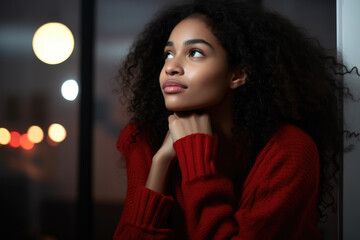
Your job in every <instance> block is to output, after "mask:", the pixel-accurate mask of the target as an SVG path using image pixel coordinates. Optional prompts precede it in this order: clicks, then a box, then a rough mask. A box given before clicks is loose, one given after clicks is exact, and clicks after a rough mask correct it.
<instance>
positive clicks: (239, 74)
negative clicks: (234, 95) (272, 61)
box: [230, 70, 248, 89]
mask: <svg viewBox="0 0 360 240" xmlns="http://www.w3.org/2000/svg"><path fill="white" fill-rule="evenodd" d="M247 77H248V75H247V73H246V72H245V71H243V70H238V71H235V73H234V75H233V78H232V79H231V82H230V88H231V89H236V88H238V87H241V86H242V85H244V84H245V83H246V79H247Z"/></svg>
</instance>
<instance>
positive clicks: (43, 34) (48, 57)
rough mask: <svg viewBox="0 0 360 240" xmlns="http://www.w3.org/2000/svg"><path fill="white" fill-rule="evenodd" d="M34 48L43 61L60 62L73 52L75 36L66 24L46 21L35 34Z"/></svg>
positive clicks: (49, 62) (48, 62)
mask: <svg viewBox="0 0 360 240" xmlns="http://www.w3.org/2000/svg"><path fill="white" fill-rule="evenodd" d="M33 50H34V53H35V55H36V56H37V57H38V58H39V59H40V60H41V61H43V62H45V63H47V64H59V63H61V62H63V61H65V60H66V59H67V58H68V57H70V55H71V53H72V52H73V50H74V37H73V35H72V33H71V31H70V29H69V28H67V27H66V26H65V25H64V24H62V23H56V22H51V23H46V24H44V25H42V26H41V27H40V28H39V29H38V30H36V32H35V34H34V37H33Z"/></svg>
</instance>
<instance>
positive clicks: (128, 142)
mask: <svg viewBox="0 0 360 240" xmlns="http://www.w3.org/2000/svg"><path fill="white" fill-rule="evenodd" d="M146 136H147V135H146V134H145V133H144V132H141V131H140V130H139V124H137V123H130V124H128V125H126V126H125V127H124V128H123V130H122V131H121V133H120V136H119V138H118V140H117V143H116V147H117V149H118V150H119V151H120V152H121V153H123V154H124V155H125V157H127V155H128V154H129V152H130V151H131V149H133V148H134V146H135V145H139V144H140V145H141V144H144V142H145V141H146Z"/></svg>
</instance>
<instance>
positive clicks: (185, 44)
mask: <svg viewBox="0 0 360 240" xmlns="http://www.w3.org/2000/svg"><path fill="white" fill-rule="evenodd" d="M164 54H165V63H164V66H163V68H162V70H161V73H160V78H159V80H160V87H161V90H162V93H163V96H164V99H165V104H166V108H167V109H168V110H171V111H188V110H198V109H206V108H209V107H214V106H216V105H218V104H219V103H221V102H222V100H223V99H224V97H225V96H226V94H227V93H228V92H229V90H230V82H231V79H232V76H233V75H232V72H231V71H230V70H229V68H228V66H227V63H226V52H225V50H224V49H223V47H222V46H221V45H220V43H219V41H218V39H217V38H216V37H215V36H214V35H213V34H212V33H211V31H210V28H209V26H208V25H207V24H206V22H205V20H204V18H203V17H202V16H191V17H188V18H186V19H184V20H183V21H181V22H180V23H179V24H177V25H176V26H175V28H174V29H173V31H172V32H171V35H170V37H169V40H168V42H167V44H166V46H165V49H164Z"/></svg>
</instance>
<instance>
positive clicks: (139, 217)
mask: <svg viewBox="0 0 360 240" xmlns="http://www.w3.org/2000/svg"><path fill="white" fill-rule="evenodd" d="M134 131H136V126H134V125H129V126H127V127H126V128H125V129H124V130H123V131H122V133H121V135H120V137H119V141H118V148H119V150H120V151H121V152H122V153H123V154H124V155H125V156H126V158H127V174H128V176H127V177H128V189H127V196H126V200H125V206H124V210H123V213H122V216H121V219H120V222H119V224H118V227H117V229H116V232H115V234H114V239H174V238H175V239H196V240H199V239H247V240H248V239H257V240H262V239H321V235H320V233H319V231H318V229H317V224H318V215H317V210H316V202H317V194H318V183H319V171H320V170H319V159H318V152H317V149H316V145H315V143H314V142H313V140H312V139H311V138H310V137H309V136H308V135H307V134H306V133H305V132H303V131H302V130H301V129H299V128H297V127H295V126H292V125H284V126H283V127H281V128H280V129H279V130H278V131H277V132H276V133H275V134H274V136H273V137H272V138H271V140H270V141H269V143H268V144H267V145H266V146H265V147H264V149H263V150H262V151H261V152H260V153H259V154H258V156H257V157H256V160H255V164H254V166H253V167H252V169H251V171H250V173H249V174H248V176H247V177H246V179H245V182H244V183H243V185H242V186H240V187H238V188H236V189H234V184H233V183H232V181H231V180H230V179H229V178H228V177H227V176H226V175H223V174H220V173H219V172H218V171H217V169H216V168H215V166H219V164H220V165H221V163H222V162H223V161H224V159H222V158H221V156H217V140H216V138H214V137H212V136H210V135H207V134H200V133H197V134H192V135H188V136H186V137H184V138H181V139H179V140H178V141H176V142H175V143H174V145H173V146H174V149H175V151H176V154H177V157H178V162H179V172H180V175H181V177H180V178H181V181H180V179H179V181H177V182H171V184H172V185H171V186H170V187H171V188H172V189H173V191H171V193H172V195H171V196H167V195H164V194H160V193H157V192H154V191H151V190H149V189H146V188H145V187H144V186H145V183H146V179H147V176H148V173H149V170H150V166H151V159H152V152H151V150H150V148H149V145H148V143H147V141H146V137H145V135H142V134H139V135H138V138H139V139H138V140H137V141H136V142H134V141H132V140H131V139H132V138H131V137H130V136H131V134H133V132H134ZM239 147H241V146H239ZM215 162H216V164H215ZM236 196H240V197H239V198H237V197H236ZM169 222H171V224H169Z"/></svg>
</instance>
